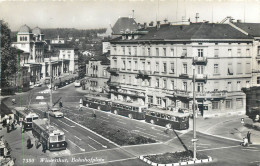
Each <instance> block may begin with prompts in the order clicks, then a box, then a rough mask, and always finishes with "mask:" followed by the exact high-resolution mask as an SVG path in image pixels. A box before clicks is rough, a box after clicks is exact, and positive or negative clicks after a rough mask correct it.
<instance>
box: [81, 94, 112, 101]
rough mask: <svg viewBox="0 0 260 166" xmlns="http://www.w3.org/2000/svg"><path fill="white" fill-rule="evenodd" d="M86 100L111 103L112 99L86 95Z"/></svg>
mask: <svg viewBox="0 0 260 166" xmlns="http://www.w3.org/2000/svg"><path fill="white" fill-rule="evenodd" d="M84 97H86V98H91V99H96V100H102V101H111V99H109V98H106V97H102V96H89V95H84Z"/></svg>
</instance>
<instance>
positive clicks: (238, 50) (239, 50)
mask: <svg viewBox="0 0 260 166" xmlns="http://www.w3.org/2000/svg"><path fill="white" fill-rule="evenodd" d="M237 56H241V49H240V48H239V49H237Z"/></svg>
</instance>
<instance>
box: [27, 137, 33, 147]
mask: <svg viewBox="0 0 260 166" xmlns="http://www.w3.org/2000/svg"><path fill="white" fill-rule="evenodd" d="M31 146H32V142H31V138H28V139H27V149H30V148H31Z"/></svg>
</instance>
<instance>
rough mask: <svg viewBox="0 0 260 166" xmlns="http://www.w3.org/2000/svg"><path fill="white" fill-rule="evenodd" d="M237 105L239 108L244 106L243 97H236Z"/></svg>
mask: <svg viewBox="0 0 260 166" xmlns="http://www.w3.org/2000/svg"><path fill="white" fill-rule="evenodd" d="M236 107H237V108H242V107H243V99H241V98H238V99H236Z"/></svg>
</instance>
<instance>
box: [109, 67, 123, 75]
mask: <svg viewBox="0 0 260 166" xmlns="http://www.w3.org/2000/svg"><path fill="white" fill-rule="evenodd" d="M119 71H120V69H119V68H110V69H109V70H108V72H110V73H111V74H118V73H119Z"/></svg>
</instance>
